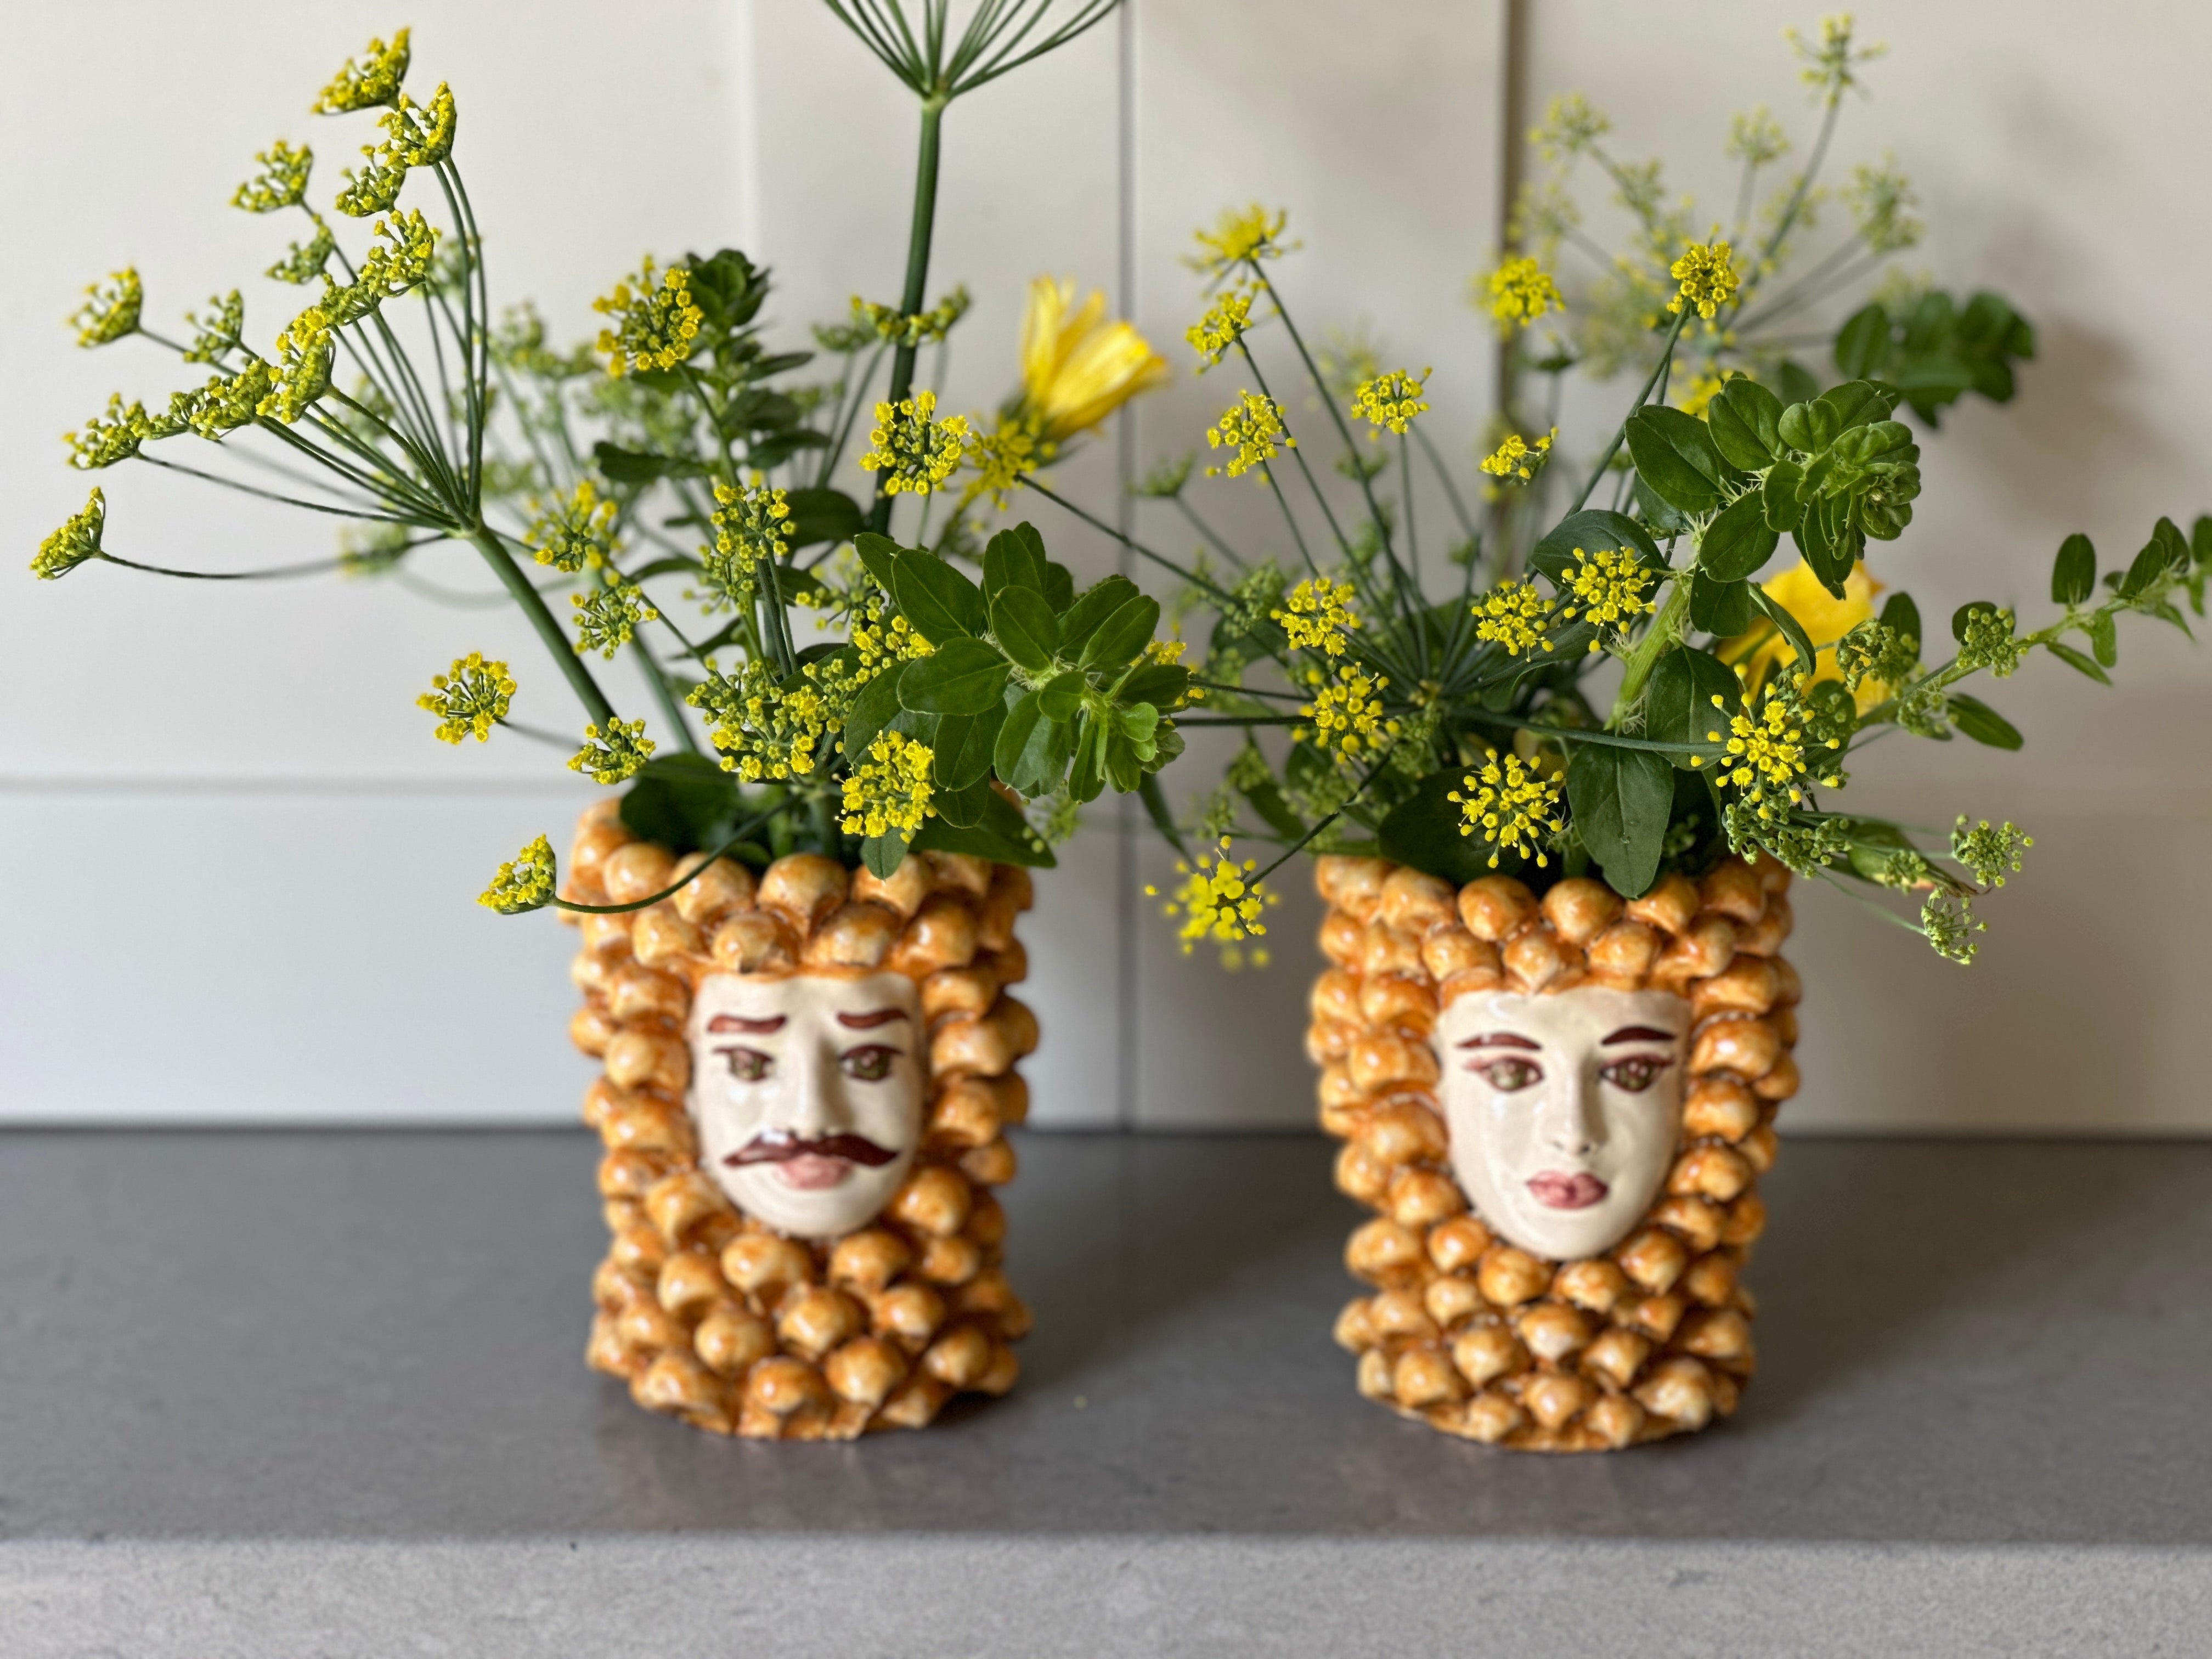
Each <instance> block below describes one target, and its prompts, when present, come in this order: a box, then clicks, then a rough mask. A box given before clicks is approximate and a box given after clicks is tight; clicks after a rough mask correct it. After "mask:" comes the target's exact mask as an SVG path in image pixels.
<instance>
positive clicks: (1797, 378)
mask: <svg viewBox="0 0 2212 1659" xmlns="http://www.w3.org/2000/svg"><path fill="white" fill-rule="evenodd" d="M1774 378H1775V379H1776V380H1778V382H1780V384H1779V385H1778V386H1777V387H1776V390H1777V391H1778V392H1781V394H1782V401H1783V402H1784V403H1785V404H1806V403H1810V402H1812V401H1813V399H1814V398H1817V397H1819V396H1820V382H1819V381H1818V380H1814V378H1813V377H1812V375H1811V374H1808V373H1807V372H1806V371H1805V370H1804V369H1803V368H1800V367H1799V366H1798V365H1797V364H1796V362H1794V361H1793V360H1792V359H1790V358H1788V357H1784V359H1783V360H1782V361H1781V362H1780V363H1779V364H1778V365H1777V366H1776V368H1775V373H1774Z"/></svg>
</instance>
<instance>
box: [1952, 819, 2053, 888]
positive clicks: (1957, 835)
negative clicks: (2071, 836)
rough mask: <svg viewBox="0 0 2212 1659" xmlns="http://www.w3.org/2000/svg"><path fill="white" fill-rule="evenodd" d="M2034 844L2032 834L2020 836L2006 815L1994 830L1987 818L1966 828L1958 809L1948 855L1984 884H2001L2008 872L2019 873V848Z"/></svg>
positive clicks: (1988, 885) (1996, 885)
mask: <svg viewBox="0 0 2212 1659" xmlns="http://www.w3.org/2000/svg"><path fill="white" fill-rule="evenodd" d="M2034 845H2035V837H2034V836H2027V835H2022V834H2021V831H2020V830H2019V829H2017V828H2015V826H2014V824H2013V822H2012V820H2011V819H2009V818H2008V819H2006V820H2005V822H2004V823H2002V825H2000V826H1999V827H1997V828H1996V829H1991V828H1990V821H1989V820H1988V819H1987V818H1984V819H1983V820H1982V821H1981V822H1980V823H1978V824H1976V825H1974V826H1973V827H1972V829H1969V828H1968V827H1967V824H1966V814H1965V813H1963V812H1961V813H1960V815H1959V822H1958V823H1956V824H1955V825H1954V827H1953V828H1952V830H1951V856H1952V857H1953V858H1954V859H1956V860H1958V861H1959V862H1960V863H1961V864H1963V865H1965V866H1966V868H1967V869H1969V870H1971V871H1972V872H1974V879H1975V880H1976V881H1978V882H1979V883H1980V884H1982V885H1983V886H1984V887H2002V886H2003V885H2004V884H2005V877H2006V875H2007V874H2008V873H2010V874H2015V875H2016V874H2018V873H2019V872H2020V855H2021V851H2022V850H2023V849H2024V848H2030V847H2033V846H2034Z"/></svg>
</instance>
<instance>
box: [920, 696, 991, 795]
mask: <svg viewBox="0 0 2212 1659" xmlns="http://www.w3.org/2000/svg"><path fill="white" fill-rule="evenodd" d="M1005 726H1006V703H1005V702H1003V701H1001V702H994V703H993V704H992V705H991V706H990V707H989V708H986V709H985V710H984V711H983V712H982V713H981V714H947V715H946V716H945V718H944V719H943V720H940V721H939V722H938V726H937V744H936V750H937V758H936V761H935V763H934V770H935V772H936V775H937V781H939V783H941V784H942V785H944V787H945V788H947V789H965V788H967V787H969V785H971V784H977V783H981V782H984V781H987V779H988V778H989V777H990V775H991V762H992V760H993V758H994V756H995V754H996V751H997V749H998V743H999V733H1000V731H1001V730H1002V729H1003V728H1004V727H1005Z"/></svg>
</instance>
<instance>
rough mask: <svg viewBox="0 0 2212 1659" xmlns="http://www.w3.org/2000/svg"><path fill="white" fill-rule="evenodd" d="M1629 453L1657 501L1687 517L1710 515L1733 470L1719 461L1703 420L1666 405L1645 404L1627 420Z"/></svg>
mask: <svg viewBox="0 0 2212 1659" xmlns="http://www.w3.org/2000/svg"><path fill="white" fill-rule="evenodd" d="M1628 453H1629V456H1630V458H1631V459H1633V460H1634V461H1635V463H1636V470H1637V471H1638V472H1639V473H1641V474H1642V475H1643V476H1644V479H1645V481H1646V482H1648V483H1650V486H1651V488H1652V489H1654V490H1656V492H1657V493H1658V495H1659V498H1660V499H1661V500H1662V501H1666V502H1668V503H1669V504H1670V505H1672V506H1674V507H1680V508H1681V509H1682V511H1683V512H1685V513H1710V512H1711V511H1712V510H1713V509H1714V508H1715V507H1718V506H1719V505H1720V504H1721V485H1722V484H1723V483H1725V482H1729V481H1730V480H1732V479H1733V478H1734V477H1735V468H1734V467H1732V466H1730V465H1729V464H1728V463H1727V462H1726V461H1724V460H1723V459H1721V453H1720V451H1719V450H1718V449H1717V448H1716V447H1714V445H1713V438H1712V434H1711V431H1710V430H1709V429H1708V428H1706V426H1705V422H1703V421H1700V420H1699V419H1697V418H1696V417H1695V416H1689V415H1685V414H1684V413H1683V412H1682V411H1681V410H1679V409H1669V408H1668V407H1667V406H1666V405H1665V404H1645V405H1644V407H1643V408H1641V409H1639V410H1637V411H1636V413H1635V414H1634V415H1632V416H1630V417H1629V420H1628Z"/></svg>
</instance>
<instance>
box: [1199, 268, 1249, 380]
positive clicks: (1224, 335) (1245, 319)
mask: <svg viewBox="0 0 2212 1659" xmlns="http://www.w3.org/2000/svg"><path fill="white" fill-rule="evenodd" d="M1251 325H1252V292H1251V290H1249V289H1243V288H1238V287H1233V286H1232V287H1230V288H1225V289H1222V290H1221V292H1219V293H1218V294H1217V295H1214V296H1213V303H1212V305H1210V306H1208V307H1206V315H1205V316H1203V317H1201V318H1200V319H1198V321H1197V322H1195V323H1194V324H1192V325H1191V326H1190V327H1189V328H1188V329H1186V330H1185V331H1183V338H1185V339H1186V340H1188V341H1189V342H1190V349H1192V350H1193V351H1195V352H1196V353H1197V354H1198V371H1197V372H1198V373H1199V374H1205V373H1206V370H1207V369H1209V368H1212V366H1213V365H1214V364H1216V363H1218V362H1220V361H1221V360H1222V358H1223V357H1224V356H1226V355H1227V354H1228V352H1229V350H1230V349H1231V347H1232V346H1234V345H1235V344H1236V343H1237V341H1239V340H1241V339H1243V337H1244V333H1245V331H1246V330H1247V329H1249V328H1250V327H1251Z"/></svg>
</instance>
